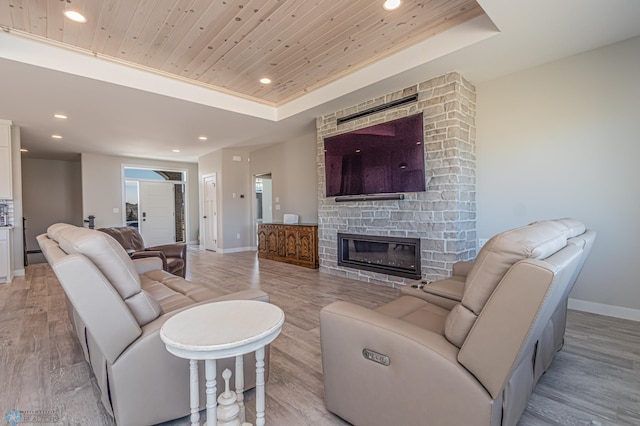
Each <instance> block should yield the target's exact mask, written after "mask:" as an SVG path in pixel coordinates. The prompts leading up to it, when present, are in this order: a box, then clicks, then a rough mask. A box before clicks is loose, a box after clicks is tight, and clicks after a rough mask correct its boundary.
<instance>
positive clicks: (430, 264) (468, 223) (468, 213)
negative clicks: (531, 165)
mask: <svg viewBox="0 0 640 426" xmlns="http://www.w3.org/2000/svg"><path fill="white" fill-rule="evenodd" d="M416 93H417V94H418V101H417V102H414V103H411V104H408V105H405V106H400V107H396V108H393V109H389V110H386V111H382V112H379V113H375V114H371V115H368V116H365V117H363V118H360V119H357V120H353V121H349V122H347V123H344V124H341V125H337V122H336V120H337V119H338V118H340V117H344V116H348V115H351V114H354V113H357V112H360V111H363V110H367V109H369V108H372V107H374V106H378V105H382V104H386V103H388V102H391V101H394V100H398V99H402V98H404V97H407V96H411V95H413V94H416ZM475 104H476V92H475V87H474V86H473V85H472V84H471V83H470V82H468V81H467V80H465V79H464V78H463V77H462V76H461V75H460V74H459V73H457V72H451V73H448V74H445V75H443V76H440V77H436V78H432V79H431V80H428V81H425V82H423V83H419V84H416V85H414V86H411V87H407V88H405V89H403V90H400V91H397V92H394V93H389V94H387V95H385V96H381V97H378V98H375V99H371V100H370V101H368V102H365V103H362V104H360V105H358V106H355V107H351V108H347V109H345V110H342V111H337V112H335V113H333V114H329V115H325V116H322V117H318V118H317V119H316V126H317V153H318V156H317V160H318V250H319V256H320V270H321V271H322V272H327V273H330V274H334V275H340V276H345V277H349V278H354V279H357V280H360V281H366V282H371V283H375V284H380V285H385V286H389V287H398V286H401V285H404V284H407V283H408V282H411V281H412V280H411V279H407V278H401V277H397V276H393V275H386V274H381V273H377V272H370V271H364V270H359V269H351V268H347V267H342V266H339V265H338V259H337V256H338V249H337V234H338V232H342V233H351V234H367V235H375V236H393V237H409V238H420V244H421V273H422V278H423V279H427V280H430V281H433V280H436V279H441V278H445V277H447V276H449V275H450V272H451V267H452V265H453V263H454V262H456V261H459V260H470V259H473V258H474V257H475V254H476V201H475V195H476V190H475V182H476V179H475V164H476V163H475V139H476V135H475V132H476V130H475V113H476V106H475ZM420 112H422V113H423V121H424V147H425V161H426V175H427V176H426V181H427V190H426V192H413V193H405V198H404V200H392V201H349V202H340V203H336V202H335V201H334V198H333V197H330V198H327V197H326V196H325V163H324V138H325V137H327V136H333V135H336V134H339V133H344V132H346V131H350V130H355V129H360V128H363V127H368V126H371V125H374V124H378V123H384V122H386V121H390V120H394V119H396V118H400V117H404V116H407V115H412V114H417V113H420Z"/></svg>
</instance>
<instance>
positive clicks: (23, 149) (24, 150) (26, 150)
mask: <svg viewBox="0 0 640 426" xmlns="http://www.w3.org/2000/svg"><path fill="white" fill-rule="evenodd" d="M20 152H29V150H28V149H27V148H20Z"/></svg>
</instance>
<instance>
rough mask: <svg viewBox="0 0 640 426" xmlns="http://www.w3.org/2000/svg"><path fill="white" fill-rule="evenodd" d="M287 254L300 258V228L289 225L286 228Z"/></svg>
mask: <svg viewBox="0 0 640 426" xmlns="http://www.w3.org/2000/svg"><path fill="white" fill-rule="evenodd" d="M285 247H286V250H285V256H287V257H292V258H294V259H297V258H298V229H297V227H293V226H288V227H286V228H285Z"/></svg>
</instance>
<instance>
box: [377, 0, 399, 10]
mask: <svg viewBox="0 0 640 426" xmlns="http://www.w3.org/2000/svg"><path fill="white" fill-rule="evenodd" d="M400 4H402V2H401V1H400V0H386V1H385V2H384V4H383V5H382V7H384V9H385V10H396V9H397V8H399V7H400Z"/></svg>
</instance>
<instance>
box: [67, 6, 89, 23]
mask: <svg viewBox="0 0 640 426" xmlns="http://www.w3.org/2000/svg"><path fill="white" fill-rule="evenodd" d="M63 13H64V16H65V17H66V18H67V19H69V20H71V21H73V22H78V23H80V24H84V23H86V22H87V18H85V17H84V15H82V14H81V13H80V12H76V11H75V10H71V9H69V10H65V11H64V12H63Z"/></svg>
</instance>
